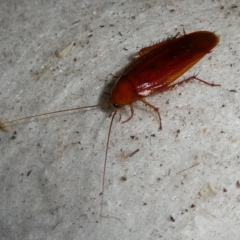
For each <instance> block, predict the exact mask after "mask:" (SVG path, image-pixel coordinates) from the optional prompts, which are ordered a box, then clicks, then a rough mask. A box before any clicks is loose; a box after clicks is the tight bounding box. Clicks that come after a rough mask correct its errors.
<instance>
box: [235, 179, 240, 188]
mask: <svg viewBox="0 0 240 240" xmlns="http://www.w3.org/2000/svg"><path fill="white" fill-rule="evenodd" d="M236 185H237V188H240V181H239V180H237V183H236Z"/></svg>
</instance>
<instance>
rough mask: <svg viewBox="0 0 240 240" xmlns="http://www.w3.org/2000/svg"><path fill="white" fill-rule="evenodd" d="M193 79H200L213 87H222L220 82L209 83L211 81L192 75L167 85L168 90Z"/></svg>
mask: <svg viewBox="0 0 240 240" xmlns="http://www.w3.org/2000/svg"><path fill="white" fill-rule="evenodd" d="M191 80H197V81H199V82H201V83H204V84H207V85H209V86H212V87H220V86H221V85H220V84H214V83H209V82H206V81H204V80H202V79H200V78H198V77H196V76H192V77H189V78H187V79H184V80H182V81H180V82H178V83H175V84H172V85H170V86H167V90H170V89H172V88H174V87H176V86H180V85H182V84H184V83H187V82H189V81H191Z"/></svg>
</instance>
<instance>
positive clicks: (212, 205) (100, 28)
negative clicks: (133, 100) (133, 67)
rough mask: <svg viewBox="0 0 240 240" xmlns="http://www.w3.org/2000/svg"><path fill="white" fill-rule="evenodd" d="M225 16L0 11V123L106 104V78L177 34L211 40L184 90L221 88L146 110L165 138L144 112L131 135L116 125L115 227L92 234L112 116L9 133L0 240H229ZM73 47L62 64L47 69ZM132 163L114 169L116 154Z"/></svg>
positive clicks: (235, 16)
mask: <svg viewBox="0 0 240 240" xmlns="http://www.w3.org/2000/svg"><path fill="white" fill-rule="evenodd" d="M234 3H235V1H232V3H231V1H230V2H229V1H197V0H195V1H193V0H186V1H168V0H166V1H153V0H151V1H144V2H143V3H141V2H140V1H115V2H114V1H109V2H108V1H98V0H91V1H62V0H60V1H36V0H35V1H22V0H16V1H7V0H6V1H1V8H0V23H1V24H0V32H1V35H0V52H1V55H0V56H1V61H0V70H1V78H0V81H1V82H0V83H1V89H0V101H1V105H0V115H1V117H3V118H5V119H9V120H10V119H15V118H18V117H24V116H28V115H34V114H38V113H43V112H47V111H52V110H58V109H65V108H70V107H75V106H84V105H89V104H96V103H99V102H104V101H106V99H107V98H108V95H107V94H105V93H109V91H110V87H109V83H110V86H111V84H112V83H113V82H114V78H113V77H112V76H111V74H113V75H118V74H119V73H120V72H121V70H123V69H124V67H125V66H126V65H127V64H128V63H129V62H130V61H131V59H132V56H133V55H134V54H135V53H136V52H137V51H138V50H139V49H140V48H141V47H142V46H147V45H149V44H151V43H152V42H156V41H159V40H161V39H163V38H166V37H169V36H172V35H175V34H176V33H177V32H179V31H182V28H183V26H184V28H185V30H186V32H193V31H197V30H209V31H215V32H216V33H217V34H218V35H219V36H220V44H219V45H218V46H217V47H216V48H215V49H214V51H213V52H212V53H211V54H210V55H208V56H206V57H205V58H204V59H203V60H202V61H200V62H199V63H198V64H197V65H196V66H195V67H194V68H193V69H191V71H190V72H188V73H187V75H186V76H191V75H193V74H194V73H198V72H199V71H200V74H199V77H200V78H202V79H205V80H207V81H214V82H215V83H220V84H221V85H222V86H221V88H211V87H208V86H205V85H202V84H199V83H197V82H192V83H189V84H187V85H185V86H181V87H178V88H176V89H174V90H172V91H170V92H166V93H164V94H162V95H156V96H153V97H151V98H149V99H148V100H149V101H150V102H151V103H152V104H154V105H155V106H157V107H159V108H160V110H161V116H162V123H163V130H162V131H158V130H157V127H158V122H157V119H156V116H155V115H154V113H153V112H152V111H149V109H147V108H144V107H143V106H142V105H141V104H137V106H136V108H135V115H134V118H133V119H132V120H131V121H130V122H128V123H125V124H120V123H118V122H117V118H116V120H115V122H114V126H113V129H112V136H111V140H110V146H109V154H108V160H109V161H108V164H107V173H106V185H105V198H104V206H103V214H104V215H110V216H115V217H117V218H119V219H121V221H119V220H116V219H113V218H111V219H102V220H101V221H99V212H100V200H101V198H100V195H99V194H100V192H101V180H102V171H103V160H104V154H105V146H106V139H107V131H108V127H109V122H110V119H109V118H108V116H109V111H106V110H104V109H94V110H89V111H79V112H78V113H74V114H61V115H60V116H59V117H51V118H50V117H48V118H44V119H41V120H36V121H25V122H23V123H21V124H18V125H16V126H14V127H13V131H16V134H15V135H14V132H13V131H12V133H10V134H6V133H2V132H1V133H0V138H1V141H0V151H1V154H0V189H1V194H0V203H1V205H0V238H1V239H11V240H13V239H25V240H27V239H184V240H186V239H211V240H212V239H227V238H228V239H239V234H240V228H239V224H240V220H239V219H240V197H239V196H240V189H238V188H237V187H236V182H237V180H240V174H239V172H240V159H239V155H240V152H239V151H240V150H239V149H240V148H239V144H240V143H239V141H240V131H239V127H240V119H239V117H240V114H239V103H240V95H239V93H240V79H239V61H240V56H239V52H240V47H239V42H240V34H239V11H240V6H238V7H235V6H236V5H239V4H235V5H234ZM71 42H74V43H75V44H76V45H75V46H74V47H73V49H72V50H71V52H70V53H69V55H67V56H66V57H65V58H62V59H59V58H57V57H56V55H55V52H56V51H60V50H62V49H63V48H64V47H66V46H68V45H69V44H70V43H71ZM209 57H210V58H209ZM230 90H236V92H231V91H230ZM125 117H126V116H125ZM178 130H179V133H177V131H178ZM153 134H154V135H155V137H154V136H153ZM12 136H16V139H12ZM131 136H135V138H134V139H132V138H131ZM136 149H140V151H139V152H138V153H136V154H135V155H134V156H133V157H131V158H129V157H127V158H126V159H125V160H124V161H121V155H122V151H123V152H124V153H125V154H126V156H127V155H129V154H130V153H132V152H133V151H135V150H136ZM196 163H199V164H198V165H196V166H195V167H193V168H190V169H188V170H186V171H184V172H181V173H179V174H178V172H180V171H181V170H184V169H187V168H189V167H191V166H192V165H194V164H196ZM122 176H126V177H127V180H126V181H121V177H122ZM209 183H212V184H213V185H214V186H215V187H216V189H217V194H213V193H212V192H211V190H210V189H209V187H208V185H209ZM224 188H225V189H226V191H224V190H223V189H224ZM199 192H201V194H202V196H200V194H199ZM191 205H194V206H192V207H191ZM170 215H172V216H173V217H174V218H175V222H172V221H171V220H170Z"/></svg>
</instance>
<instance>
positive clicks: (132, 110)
mask: <svg viewBox="0 0 240 240" xmlns="http://www.w3.org/2000/svg"><path fill="white" fill-rule="evenodd" d="M129 106H130V110H131V116H130V117H129V118H128V119H127V120H125V121H123V122H122V123H125V122H128V121H129V120H130V119H131V118H132V117H133V113H134V109H133V106H132V104H130V105H129Z"/></svg>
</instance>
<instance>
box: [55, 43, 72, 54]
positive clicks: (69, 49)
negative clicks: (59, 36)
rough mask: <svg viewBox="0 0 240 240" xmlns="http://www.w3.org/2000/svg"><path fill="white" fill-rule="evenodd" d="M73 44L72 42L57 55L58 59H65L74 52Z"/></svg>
mask: <svg viewBox="0 0 240 240" xmlns="http://www.w3.org/2000/svg"><path fill="white" fill-rule="evenodd" d="M72 47H73V42H71V43H70V44H69V45H68V46H67V47H66V48H64V49H63V50H62V51H61V52H59V53H58V54H57V57H58V58H63V57H65V56H67V55H68V53H69V52H70V51H71V50H72Z"/></svg>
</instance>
